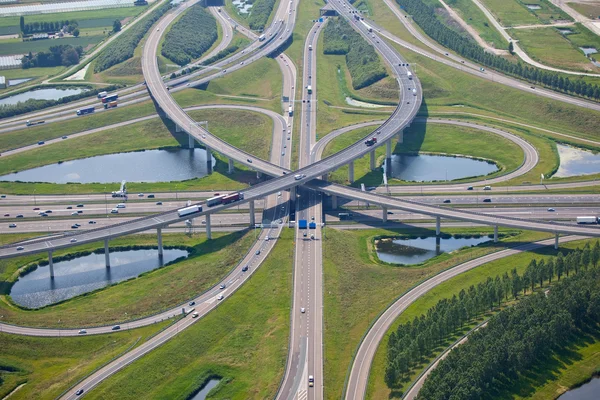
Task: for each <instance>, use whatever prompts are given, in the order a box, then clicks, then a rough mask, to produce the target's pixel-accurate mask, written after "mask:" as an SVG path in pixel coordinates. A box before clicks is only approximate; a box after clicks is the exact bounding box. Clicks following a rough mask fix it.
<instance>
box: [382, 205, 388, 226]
mask: <svg viewBox="0 0 600 400" xmlns="http://www.w3.org/2000/svg"><path fill="white" fill-rule="evenodd" d="M381 212H382V218H381V219H382V220H383V223H384V224H385V223H386V222H387V207H381Z"/></svg>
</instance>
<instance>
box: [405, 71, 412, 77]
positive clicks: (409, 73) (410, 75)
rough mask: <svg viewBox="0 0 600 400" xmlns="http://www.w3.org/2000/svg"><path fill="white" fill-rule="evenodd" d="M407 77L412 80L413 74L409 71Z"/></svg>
mask: <svg viewBox="0 0 600 400" xmlns="http://www.w3.org/2000/svg"><path fill="white" fill-rule="evenodd" d="M406 76H408V79H412V72H410V71H407V72H406Z"/></svg>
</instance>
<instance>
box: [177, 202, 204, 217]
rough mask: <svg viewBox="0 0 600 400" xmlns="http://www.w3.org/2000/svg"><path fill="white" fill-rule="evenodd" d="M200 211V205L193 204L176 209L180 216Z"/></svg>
mask: <svg viewBox="0 0 600 400" xmlns="http://www.w3.org/2000/svg"><path fill="white" fill-rule="evenodd" d="M201 211H202V206H199V205H194V206H189V207H185V208H180V209H179V210H177V214H178V215H179V216H180V217H184V216H186V215H190V214H195V213H199V212H201Z"/></svg>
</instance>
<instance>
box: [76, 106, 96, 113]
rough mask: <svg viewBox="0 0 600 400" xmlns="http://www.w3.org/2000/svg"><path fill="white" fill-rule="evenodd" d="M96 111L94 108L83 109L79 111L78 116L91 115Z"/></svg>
mask: <svg viewBox="0 0 600 400" xmlns="http://www.w3.org/2000/svg"><path fill="white" fill-rule="evenodd" d="M94 111H95V109H94V107H88V108H82V109H79V110H77V115H85V114H91V113H93V112H94Z"/></svg>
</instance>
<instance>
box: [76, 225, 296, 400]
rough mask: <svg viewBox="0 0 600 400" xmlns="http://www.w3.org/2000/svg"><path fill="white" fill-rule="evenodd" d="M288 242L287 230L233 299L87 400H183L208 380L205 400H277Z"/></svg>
mask: <svg viewBox="0 0 600 400" xmlns="http://www.w3.org/2000/svg"><path fill="white" fill-rule="evenodd" d="M293 234H294V232H293V231H292V230H290V229H288V230H284V231H283V234H282V237H281V239H280V241H279V242H278V243H277V244H276V246H275V249H274V250H273V252H272V254H270V255H269V256H268V258H267V260H266V261H265V263H263V265H262V266H261V267H260V268H259V269H258V270H257V271H256V272H255V273H254V275H253V276H252V278H251V279H250V280H249V281H248V282H247V283H246V284H245V285H244V286H243V287H242V288H240V289H239V290H238V291H237V292H236V293H235V294H233V296H231V297H230V298H227V300H225V301H224V302H223V303H222V304H220V305H219V307H217V309H216V310H214V311H212V312H211V313H210V314H208V315H207V316H206V317H204V318H202V319H200V320H199V321H198V322H197V323H196V324H194V325H193V326H191V327H190V328H188V329H186V330H185V331H183V332H181V333H180V334H179V335H178V336H177V337H175V338H174V339H172V340H170V341H169V342H167V343H165V344H164V345H163V346H161V347H160V348H158V349H157V350H154V351H153V352H151V353H150V354H148V355H146V356H145V357H143V358H142V359H140V360H138V361H137V362H136V363H135V364H133V365H132V366H129V367H127V368H125V369H124V370H123V371H121V372H120V373H119V374H117V375H114V376H112V377H111V378H109V379H107V380H106V381H104V382H103V383H101V384H100V385H99V386H98V387H97V388H96V389H94V390H93V391H91V392H89V393H88V394H87V395H86V397H89V398H91V399H104V398H106V397H112V398H119V399H139V398H140V397H143V398H163V399H167V398H169V399H170V398H182V399H184V398H187V397H186V396H189V395H190V394H192V393H194V391H195V390H197V389H198V388H199V387H200V385H201V384H202V383H203V381H204V380H205V379H206V377H208V376H209V375H215V376H219V377H221V378H222V381H221V384H220V385H219V386H218V387H217V388H215V389H213V391H211V395H210V396H209V397H208V398H210V399H232V400H235V399H240V400H241V399H243V400H245V399H267V398H274V397H275V395H276V392H277V388H278V386H279V382H280V380H281V378H282V376H283V372H284V370H285V362H286V355H287V346H288V336H289V325H290V306H291V290H292V260H293Z"/></svg>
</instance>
